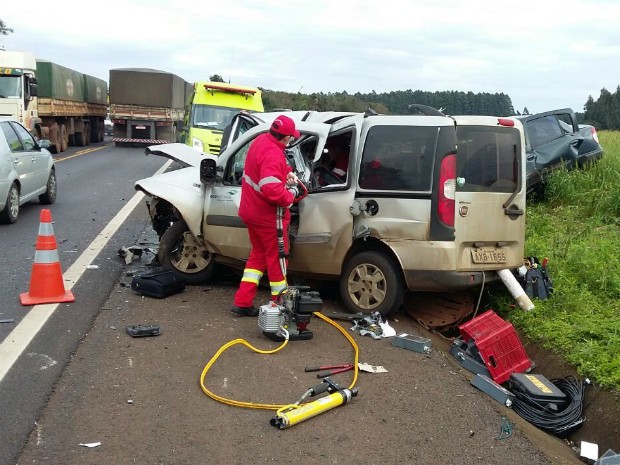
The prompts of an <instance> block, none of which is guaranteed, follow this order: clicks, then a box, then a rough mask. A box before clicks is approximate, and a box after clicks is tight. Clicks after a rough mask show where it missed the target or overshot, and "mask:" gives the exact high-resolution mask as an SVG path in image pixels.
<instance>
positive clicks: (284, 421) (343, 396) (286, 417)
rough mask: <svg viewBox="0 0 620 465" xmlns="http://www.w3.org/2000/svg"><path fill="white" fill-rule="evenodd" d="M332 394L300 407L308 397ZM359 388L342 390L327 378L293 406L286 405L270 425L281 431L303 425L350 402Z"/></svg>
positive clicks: (309, 390)
mask: <svg viewBox="0 0 620 465" xmlns="http://www.w3.org/2000/svg"><path fill="white" fill-rule="evenodd" d="M326 391H327V392H330V394H329V395H328V396H325V397H321V398H320V399H318V400H315V401H314V402H308V403H307V404H303V405H299V404H301V402H303V401H304V400H305V399H306V398H308V397H314V396H316V395H317V394H321V393H323V392H326ZM357 391H358V389H357V388H353V389H348V388H341V387H340V386H338V385H337V384H336V383H334V382H333V381H332V380H331V379H330V378H325V379H324V380H323V382H322V383H321V384H319V385H318V386H315V387H312V388H310V389H308V390H307V391H306V393H305V394H304V395H303V396H302V397H301V399H299V400H298V401H297V402H296V403H295V404H293V405H286V406H284V407H282V408H281V409H279V410H278V411H277V412H276V416H275V417H274V418H272V419H271V421H270V423H271V425H272V426H275V427H277V428H280V429H285V428H289V427H291V426H293V425H296V424H297V423H301V422H302V421H305V420H307V419H309V418H312V417H315V416H317V415H319V414H321V413H323V412H327V411H328V410H331V409H333V408H336V407H338V406H340V405H344V404H346V403H347V402H349V401H350V400H351V399H352V398H353V397H356V396H357Z"/></svg>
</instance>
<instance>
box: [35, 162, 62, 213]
mask: <svg viewBox="0 0 620 465" xmlns="http://www.w3.org/2000/svg"><path fill="white" fill-rule="evenodd" d="M57 192H58V184H57V183H56V170H55V169H53V168H52V171H51V172H50V175H49V178H47V190H46V191H45V193H43V194H41V195H40V196H39V202H41V203H42V204H43V205H51V204H53V203H54V202H56V193H57Z"/></svg>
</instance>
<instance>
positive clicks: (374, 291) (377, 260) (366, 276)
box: [340, 250, 405, 316]
mask: <svg viewBox="0 0 620 465" xmlns="http://www.w3.org/2000/svg"><path fill="white" fill-rule="evenodd" d="M404 295H405V285H404V280H403V276H402V271H401V269H400V266H399V265H398V264H397V263H395V261H394V260H393V259H392V258H391V257H389V256H387V255H386V254H384V253H381V252H378V251H374V250H371V251H367V252H362V253H359V254H357V255H354V256H353V257H352V258H351V259H350V260H349V261H348V262H347V263H346V264H345V267H344V269H343V272H342V275H341V277H340V296H341V298H342V302H343V303H344V305H345V307H347V309H348V310H350V311H351V312H353V313H357V312H362V313H370V312H379V313H380V314H381V315H383V316H385V315H387V314H388V313H390V312H391V311H393V310H397V309H398V308H399V307H400V305H401V304H402V302H403V297H404Z"/></svg>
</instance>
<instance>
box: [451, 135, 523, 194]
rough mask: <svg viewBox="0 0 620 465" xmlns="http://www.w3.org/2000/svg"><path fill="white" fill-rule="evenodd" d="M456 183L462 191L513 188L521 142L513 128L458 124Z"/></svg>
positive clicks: (511, 189)
mask: <svg viewBox="0 0 620 465" xmlns="http://www.w3.org/2000/svg"><path fill="white" fill-rule="evenodd" d="M457 139H458V142H457V166H456V169H457V186H458V188H459V189H460V190H462V191H475V192H480V191H489V192H513V191H514V189H515V187H516V186H517V184H518V180H519V170H520V164H519V156H518V154H519V153H521V144H520V141H521V139H520V137H519V132H518V131H517V130H516V129H514V128H503V127H497V128H491V127H488V126H459V127H458V128H457Z"/></svg>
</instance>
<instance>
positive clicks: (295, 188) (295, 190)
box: [287, 185, 301, 198]
mask: <svg viewBox="0 0 620 465" xmlns="http://www.w3.org/2000/svg"><path fill="white" fill-rule="evenodd" d="M287 190H288V191H289V192H290V193H291V194H293V197H294V198H297V197H299V196H300V195H301V189H300V188H299V186H297V185H294V186H290V187H289V188H288V189H287Z"/></svg>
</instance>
